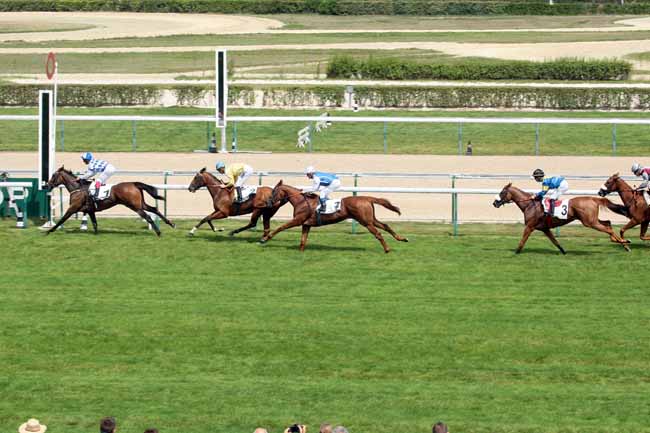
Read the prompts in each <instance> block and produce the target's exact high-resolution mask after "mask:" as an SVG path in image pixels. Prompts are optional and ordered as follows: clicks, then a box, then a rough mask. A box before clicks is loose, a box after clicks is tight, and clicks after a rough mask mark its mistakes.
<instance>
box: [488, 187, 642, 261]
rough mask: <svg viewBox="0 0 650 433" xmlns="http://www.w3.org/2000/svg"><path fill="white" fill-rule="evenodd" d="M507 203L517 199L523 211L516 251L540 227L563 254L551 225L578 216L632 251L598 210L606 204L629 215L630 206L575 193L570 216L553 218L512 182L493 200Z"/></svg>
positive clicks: (495, 204)
mask: <svg viewBox="0 0 650 433" xmlns="http://www.w3.org/2000/svg"><path fill="white" fill-rule="evenodd" d="M506 203H515V204H516V205H517V207H519V209H520V210H521V211H522V212H523V213H524V224H525V225H526V227H525V228H524V234H523V236H522V237H521V240H520V241H519V246H518V247H517V250H516V251H515V252H516V253H517V254H519V253H520V252H521V250H522V249H523V248H524V245H525V244H526V241H527V240H528V237H529V236H530V234H531V233H532V232H533V231H535V230H539V231H541V232H542V233H544V234H545V235H546V237H547V238H549V239H550V241H551V242H553V245H555V246H556V247H557V248H558V249H559V250H560V252H562V254H566V251H564V248H562V246H560V243H559V242H558V241H557V239H556V238H555V236H554V235H553V232H551V229H553V228H555V227H559V226H563V225H565V224H568V223H570V222H571V221H575V220H578V221H580V222H581V223H582V225H584V226H585V227H589V228H592V229H594V230H598V231H601V232H604V233H607V234H608V235H609V238H610V239H611V240H612V242H617V243H619V244H621V245H623V247H624V248H625V249H626V250H628V251H629V247H628V246H627V245H626V242H625V241H624V240H622V239H621V238H619V237H618V236H617V235H616V234H615V233H614V231H613V230H612V224H611V223H610V222H609V221H603V220H599V219H598V212H599V210H600V207H601V206H602V207H606V208H607V209H609V210H611V211H612V212H614V213H617V214H619V215H625V216H627V209H625V206H621V205H618V204H616V203H612V202H611V201H609V200H607V199H606V198H599V197H575V198H572V199H571V201H570V202H569V210H568V212H569V213H568V215H567V219H565V220H562V219H558V218H555V217H553V218H552V219H551V220H550V221H549V218H548V217H547V216H546V215H544V209H543V206H542V203H541V201H539V200H535V199H534V198H532V197H531V195H530V194H529V193H527V192H524V191H522V190H520V189H519V188H516V187H514V186H512V184H511V183H509V184H507V185H506V186H504V187H503V189H502V190H501V192H500V193H499V196H498V197H497V198H496V199H495V200H494V202H493V203H492V204H493V205H494V207H496V208H498V207H501V206H502V205H504V204H506Z"/></svg>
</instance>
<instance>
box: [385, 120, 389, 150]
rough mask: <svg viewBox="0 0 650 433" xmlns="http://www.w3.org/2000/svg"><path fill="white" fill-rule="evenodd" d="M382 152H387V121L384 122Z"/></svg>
mask: <svg viewBox="0 0 650 433" xmlns="http://www.w3.org/2000/svg"><path fill="white" fill-rule="evenodd" d="M384 153H388V122H384Z"/></svg>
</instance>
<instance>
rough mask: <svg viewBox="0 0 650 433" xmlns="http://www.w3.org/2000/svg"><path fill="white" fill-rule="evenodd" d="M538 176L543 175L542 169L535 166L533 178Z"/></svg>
mask: <svg viewBox="0 0 650 433" xmlns="http://www.w3.org/2000/svg"><path fill="white" fill-rule="evenodd" d="M538 177H544V170H542V169H541V168H537V169H535V171H533V178H535V179H537V178H538Z"/></svg>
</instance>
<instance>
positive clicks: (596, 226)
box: [581, 220, 630, 251]
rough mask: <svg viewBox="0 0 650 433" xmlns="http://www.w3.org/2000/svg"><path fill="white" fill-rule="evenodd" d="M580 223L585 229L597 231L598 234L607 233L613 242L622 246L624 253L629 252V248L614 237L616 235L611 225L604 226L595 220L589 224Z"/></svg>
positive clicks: (586, 222)
mask: <svg viewBox="0 0 650 433" xmlns="http://www.w3.org/2000/svg"><path fill="white" fill-rule="evenodd" d="M581 222H582V224H583V225H584V226H585V227H589V228H592V229H594V230H598V231H599V232H603V233H607V234H608V235H609V238H610V239H614V242H617V243H619V244H621V245H623V248H625V250H626V251H630V247H628V246H627V243H626V242H625V241H624V240H623V239H621V238H619V237H618V236H617V235H616V233H614V230H613V229H612V225H611V224H609V225H605V224H603V223H602V222H601V221H600V220H596V222H590V221H581Z"/></svg>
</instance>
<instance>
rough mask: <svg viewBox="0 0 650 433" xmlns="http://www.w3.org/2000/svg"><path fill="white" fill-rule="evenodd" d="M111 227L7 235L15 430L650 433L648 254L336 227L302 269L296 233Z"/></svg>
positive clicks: (491, 236) (577, 233)
mask: <svg viewBox="0 0 650 433" xmlns="http://www.w3.org/2000/svg"><path fill="white" fill-rule="evenodd" d="M99 224H100V230H101V233H100V234H99V235H97V236H94V235H92V234H90V233H82V232H79V231H78V230H77V223H68V224H67V225H66V227H65V230H64V231H63V232H57V233H55V234H53V235H50V236H48V237H46V236H44V235H43V233H41V232H39V231H38V230H36V229H35V228H34V226H33V225H32V226H31V228H29V229H27V230H18V229H15V228H13V225H14V222H13V221H11V220H2V221H0V242H1V243H2V245H5V248H4V252H3V255H2V256H3V257H2V270H1V271H0V281H2V284H0V299H2V303H1V304H0V305H1V306H0V311H1V314H0V365H2V374H1V375H0V390H2V397H3V398H1V399H0V431H3V432H9V431H15V429H16V428H17V426H18V425H19V424H20V423H22V422H24V420H25V419H27V418H28V417H31V416H36V417H38V418H39V419H40V420H41V421H42V422H43V423H45V424H47V425H48V432H49V431H51V432H53V433H86V432H88V431H95V429H96V428H97V427H96V426H97V422H98V419H99V418H100V417H103V416H106V415H113V416H116V417H117V419H118V426H119V427H120V431H121V432H124V433H134V432H141V431H143V430H144V429H145V428H147V427H149V426H156V427H158V428H159V429H160V431H161V432H165V433H195V432H196V433H199V432H205V431H208V430H209V431H211V432H218V433H221V432H223V433H233V432H249V431H252V430H253V429H254V428H255V427H256V426H264V427H266V428H268V429H269V430H270V431H271V432H272V433H276V432H281V431H282V429H283V428H284V427H286V426H287V425H289V424H291V423H293V422H301V423H305V424H308V426H309V428H310V430H311V431H318V425H319V424H320V423H321V422H325V421H328V422H330V423H337V424H338V423H341V424H344V425H346V426H347V427H348V428H349V429H350V431H351V432H360V433H362V432H367V433H395V432H426V431H430V428H431V424H433V423H434V422H435V421H437V420H439V419H442V420H444V421H446V422H447V423H448V424H449V425H450V430H451V431H453V432H458V433H473V432H477V433H478V432H480V433H488V432H504V433H505V432H512V433H515V432H517V433H529V432H545V433H560V432H572V433H577V432H585V433H586V432H590V433H592V432H608V433H617V432H620V433H623V432H626V433H627V432H635V433H643V432H649V431H650V427H649V426H650V413H649V412H648V411H647V410H646V409H647V402H648V400H647V396H648V393H649V392H650V386H649V382H650V378H649V376H648V359H649V357H650V348H649V346H648V344H647V342H648V338H649V337H650V335H649V331H648V325H649V324H650V323H649V321H648V317H650V315H649V313H650V296H649V295H650V289H648V285H647V284H646V283H645V281H644V279H643V278H642V276H643V270H644V269H645V268H646V267H647V260H648V257H649V255H650V246H649V245H647V244H645V245H641V244H639V243H638V242H635V243H634V244H633V245H632V252H631V253H625V252H623V251H622V249H621V248H620V247H619V246H617V245H614V244H611V243H609V242H608V240H607V239H605V237H604V236H602V235H600V234H595V233H594V232H591V231H587V230H586V229H583V228H580V227H576V228H572V227H570V228H566V229H563V231H562V236H561V237H560V242H562V243H563V245H564V246H565V248H566V249H567V250H568V252H569V254H568V255H567V256H561V255H560V254H559V253H557V252H556V251H555V250H554V249H553V248H552V246H551V245H550V244H549V243H548V241H547V240H546V239H545V238H544V237H543V236H540V235H533V237H532V238H531V240H530V241H529V244H528V247H527V248H526V250H524V253H523V254H521V255H519V256H515V255H514V254H513V249H514V248H515V246H516V243H517V242H518V240H519V236H520V232H521V229H522V228H521V226H520V225H502V226H491V225H473V226H463V227H462V228H461V232H462V233H463V235H462V236H460V237H458V238H453V237H451V236H450V235H449V232H450V230H451V229H450V227H449V226H444V225H437V224H406V223H404V224H394V225H393V226H394V228H395V229H396V230H397V231H398V232H400V233H402V234H405V235H408V236H409V238H410V240H411V242H410V243H408V244H403V243H397V242H395V241H393V240H390V241H389V244H390V245H391V247H393V248H394V249H393V252H392V253H391V254H389V255H386V254H384V253H383V252H382V250H381V247H380V246H379V244H378V243H377V241H376V240H375V239H374V238H373V237H371V236H370V235H368V234H367V233H361V232H360V234H357V235H352V234H350V233H349V225H347V224H341V225H339V226H335V227H329V228H321V229H314V230H312V234H311V237H310V244H309V246H308V249H307V251H306V252H305V253H304V254H301V253H300V252H298V251H297V245H298V241H299V232H298V231H295V230H294V231H291V232H287V233H284V234H281V235H279V236H278V237H277V238H276V239H274V240H272V241H271V242H270V243H269V244H267V245H265V246H260V245H258V244H257V243H256V240H257V239H258V236H259V234H260V233H259V232H257V233H254V232H249V233H246V234H242V235H241V236H240V237H237V238H234V239H231V238H228V237H227V236H226V235H224V234H221V233H219V234H213V233H212V232H210V231H208V230H202V231H199V232H198V233H197V236H196V237H195V238H192V239H190V238H187V237H186V232H187V229H189V227H190V222H187V221H186V222H181V224H180V228H179V229H177V230H171V229H169V228H168V227H165V228H163V236H162V238H160V239H158V238H156V237H155V236H154V235H153V234H152V233H151V232H148V231H147V230H145V229H144V226H143V224H142V223H140V222H137V221H135V220H115V219H113V220H111V219H103V218H101V217H100V219H99ZM237 224H239V222H235V223H232V222H229V223H226V227H228V228H230V227H234V226H235V225H237Z"/></svg>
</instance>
